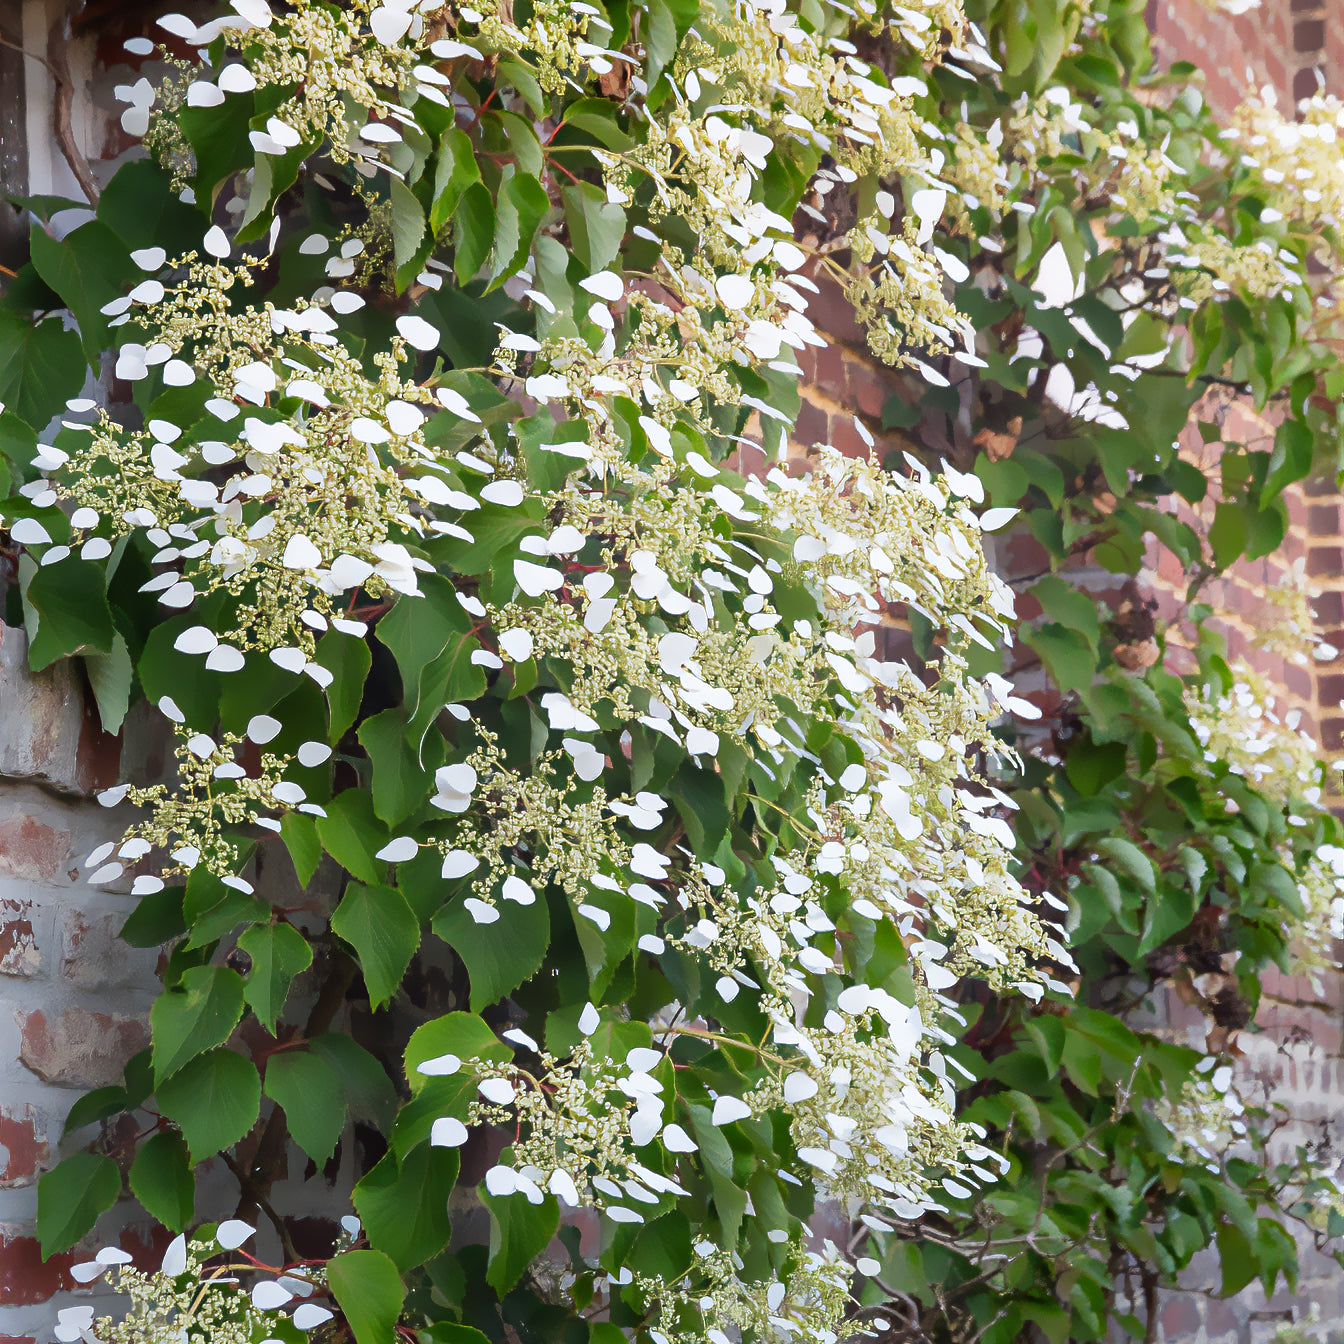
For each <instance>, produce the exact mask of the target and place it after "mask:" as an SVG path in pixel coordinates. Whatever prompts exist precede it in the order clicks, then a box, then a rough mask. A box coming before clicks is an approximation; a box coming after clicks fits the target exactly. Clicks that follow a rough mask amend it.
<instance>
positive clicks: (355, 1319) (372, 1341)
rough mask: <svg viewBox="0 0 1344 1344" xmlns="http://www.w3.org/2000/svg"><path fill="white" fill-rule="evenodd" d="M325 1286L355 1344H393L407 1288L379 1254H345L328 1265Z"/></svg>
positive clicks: (349, 1252)
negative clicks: (342, 1314) (328, 1287)
mask: <svg viewBox="0 0 1344 1344" xmlns="http://www.w3.org/2000/svg"><path fill="white" fill-rule="evenodd" d="M327 1282H328V1284H329V1285H330V1286H331V1294H332V1296H333V1297H334V1298H335V1299H336V1302H337V1305H338V1306H339V1307H340V1309H341V1311H342V1312H344V1313H345V1319H346V1323H347V1324H348V1325H349V1327H350V1333H351V1334H352V1335H354V1337H355V1344H395V1339H396V1325H397V1318H398V1317H399V1316H400V1315H401V1305H402V1303H403V1302H404V1301H405V1300H406V1285H405V1284H403V1283H402V1281H401V1275H399V1274H398V1273H397V1267H396V1266H395V1265H394V1264H393V1263H392V1261H391V1260H389V1259H388V1258H387V1256H385V1255H384V1254H383V1253H382V1252H381V1251H347V1252H346V1253H345V1254H344V1255H338V1256H336V1257H335V1258H334V1259H332V1260H329V1261H327Z"/></svg>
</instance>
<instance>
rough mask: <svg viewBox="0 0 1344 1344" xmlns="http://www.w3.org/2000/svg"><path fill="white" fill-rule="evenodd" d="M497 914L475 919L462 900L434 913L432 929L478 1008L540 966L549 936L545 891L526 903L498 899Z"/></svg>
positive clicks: (486, 1005)
mask: <svg viewBox="0 0 1344 1344" xmlns="http://www.w3.org/2000/svg"><path fill="white" fill-rule="evenodd" d="M497 908H498V909H499V918H498V919H497V920H496V921H495V922H494V923H493V924H478V923H477V922H476V921H475V920H474V919H473V918H472V915H471V911H470V910H468V909H467V908H466V906H465V905H464V904H463V903H462V902H461V901H453V902H452V903H451V904H449V905H446V906H445V907H444V908H443V909H442V910H440V911H439V913H438V914H437V915H435V916H434V923H433V927H434V932H435V933H436V934H438V936H439V937H440V938H442V939H443V941H444V942H445V943H447V944H448V946H449V947H451V948H452V949H453V950H454V951H455V952H456V953H457V955H458V956H459V957H461V958H462V964H463V965H464V966H465V967H466V968H467V975H468V976H469V977H470V979H471V1008H472V1011H473V1012H477V1013H478V1012H480V1011H481V1009H482V1008H488V1007H489V1006H490V1005H491V1004H492V1003H497V1002H498V1001H499V1000H500V999H502V998H503V997H504V996H505V995H506V994H509V993H512V991H513V990H515V989H517V988H518V986H519V985H521V984H522V983H523V982H524V981H525V980H527V979H529V978H531V977H532V976H533V975H535V974H536V973H537V971H538V970H539V969H540V968H541V964H542V962H543V961H544V960H545V958H546V949H547V947H549V946H550V941H551V918H550V912H549V910H548V908H547V905H546V900H545V897H544V896H538V897H537V899H536V900H535V901H533V902H532V904H531V905H519V904H518V903H517V902H516V901H505V900H501V901H499V902H498V905H497Z"/></svg>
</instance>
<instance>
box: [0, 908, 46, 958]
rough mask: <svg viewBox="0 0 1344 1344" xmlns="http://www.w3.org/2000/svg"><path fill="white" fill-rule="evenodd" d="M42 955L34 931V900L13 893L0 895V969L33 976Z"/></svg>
mask: <svg viewBox="0 0 1344 1344" xmlns="http://www.w3.org/2000/svg"><path fill="white" fill-rule="evenodd" d="M41 967H42V955H41V952H40V950H39V949H38V946H37V939H36V937H35V936H34V934H33V903H32V901H21V900H19V899H18V897H16V896H4V897H0V972H2V973H3V974H5V975H36V974H37V972H38V971H39V970H40V969H41Z"/></svg>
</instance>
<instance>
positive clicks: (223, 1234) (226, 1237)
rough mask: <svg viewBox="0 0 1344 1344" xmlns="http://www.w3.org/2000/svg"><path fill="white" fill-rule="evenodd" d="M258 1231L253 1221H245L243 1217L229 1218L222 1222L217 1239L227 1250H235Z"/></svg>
mask: <svg viewBox="0 0 1344 1344" xmlns="http://www.w3.org/2000/svg"><path fill="white" fill-rule="evenodd" d="M256 1231H257V1229H256V1228H255V1227H253V1226H252V1224H251V1223H245V1222H243V1220H242V1219H241V1218H229V1219H226V1220H225V1221H224V1222H222V1223H220V1225H219V1228H218V1230H217V1231H216V1232H215V1240H216V1241H217V1242H219V1244H220V1245H221V1246H222V1247H223V1248H224V1249H225V1250H226V1251H235V1250H237V1249H238V1247H239V1246H241V1245H242V1244H243V1242H245V1241H246V1240H247V1239H248V1237H251V1236H255V1235H256Z"/></svg>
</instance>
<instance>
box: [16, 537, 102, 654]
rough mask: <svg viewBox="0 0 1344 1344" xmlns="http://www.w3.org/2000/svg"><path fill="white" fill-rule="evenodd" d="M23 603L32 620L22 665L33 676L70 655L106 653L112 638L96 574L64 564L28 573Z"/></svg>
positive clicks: (84, 564)
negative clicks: (33, 626)
mask: <svg viewBox="0 0 1344 1344" xmlns="http://www.w3.org/2000/svg"><path fill="white" fill-rule="evenodd" d="M24 601H25V602H27V604H28V605H29V606H30V607H31V608H32V609H33V612H34V613H35V614H36V616H37V621H38V625H37V629H36V631H33V630H32V629H31V628H30V630H29V637H30V642H29V645H28V665H29V667H31V668H32V670H33V671H34V672H40V671H41V670H42V669H43V668H44V667H49V666H50V665H51V664H52V663H54V662H55V661H56V660H57V659H58V658H67V657H69V656H70V655H71V654H72V653H88V652H90V651H92V652H96V653H110V652H111V650H112V645H113V642H114V640H115V639H116V637H117V630H116V627H115V626H114V625H113V624H112V609H111V608H110V607H109V606H108V604H107V585H106V582H105V580H104V576H103V571H102V569H101V568H100V567H99V566H98V565H95V564H91V563H89V562H88V561H84V560H75V559H66V560H62V561H60V562H59V563H57V564H54V565H41V566H39V567H38V568H36V569H35V570H34V571H33V574H32V578H31V579H30V580H29V583H28V587H27V589H26V590H25V592H24Z"/></svg>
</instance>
